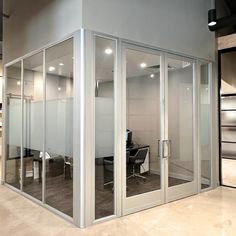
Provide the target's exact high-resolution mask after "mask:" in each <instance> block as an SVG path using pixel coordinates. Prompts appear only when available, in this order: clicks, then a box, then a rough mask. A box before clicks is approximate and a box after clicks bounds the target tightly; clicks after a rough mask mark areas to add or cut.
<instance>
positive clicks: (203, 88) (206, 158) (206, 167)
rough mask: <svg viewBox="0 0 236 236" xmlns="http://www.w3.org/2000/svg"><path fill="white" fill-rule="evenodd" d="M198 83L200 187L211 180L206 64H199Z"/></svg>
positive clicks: (208, 83)
mask: <svg viewBox="0 0 236 236" xmlns="http://www.w3.org/2000/svg"><path fill="white" fill-rule="evenodd" d="M200 69H201V83H200V150H201V188H202V189H204V188H208V187H210V184H211V183H210V181H211V121H210V112H211V103H210V81H209V76H208V72H209V69H208V64H204V65H201V68H200Z"/></svg>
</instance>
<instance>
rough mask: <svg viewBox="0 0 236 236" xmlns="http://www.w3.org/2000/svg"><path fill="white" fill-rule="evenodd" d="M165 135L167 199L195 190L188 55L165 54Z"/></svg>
mask: <svg viewBox="0 0 236 236" xmlns="http://www.w3.org/2000/svg"><path fill="white" fill-rule="evenodd" d="M165 66H166V71H167V73H166V77H165V90H166V97H165V104H166V106H165V110H166V111H167V112H166V113H165V120H166V123H167V124H168V125H166V127H165V135H166V139H167V140H168V142H167V145H168V150H169V153H168V157H167V158H166V163H165V165H166V172H167V173H165V174H166V202H169V201H173V200H176V199H179V198H183V197H186V196H189V195H192V194H194V193H196V192H197V173H196V172H197V170H196V166H197V165H196V161H195V157H196V155H195V148H194V147H196V146H197V144H194V143H195V142H196V139H195V138H194V133H195V132H194V129H195V125H194V121H195V119H194V117H197V116H195V115H194V114H195V111H194V95H195V93H194V87H195V86H194V70H195V66H194V63H193V62H192V61H190V60H188V59H185V58H181V57H176V56H174V55H166V65H165Z"/></svg>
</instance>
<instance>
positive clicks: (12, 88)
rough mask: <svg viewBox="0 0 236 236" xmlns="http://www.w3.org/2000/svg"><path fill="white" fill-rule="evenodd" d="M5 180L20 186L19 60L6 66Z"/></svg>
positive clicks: (17, 186)
mask: <svg viewBox="0 0 236 236" xmlns="http://www.w3.org/2000/svg"><path fill="white" fill-rule="evenodd" d="M6 74H7V83H6V100H7V103H6V115H7V116H6V182H7V183H8V184H10V185H12V186H14V187H16V188H18V189H19V188H20V169H21V161H20V157H21V115H22V113H21V62H18V63H16V64H14V65H12V66H9V67H7V70H6Z"/></svg>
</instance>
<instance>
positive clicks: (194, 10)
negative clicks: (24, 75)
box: [4, 0, 215, 63]
mask: <svg viewBox="0 0 236 236" xmlns="http://www.w3.org/2000/svg"><path fill="white" fill-rule="evenodd" d="M82 1H83V2H82ZM82 3H83V4H82ZM82 7H83V8H82ZM209 8H210V0H197V1H196V0H146V1H141V0H129V1H126V0H119V1H116V0H99V1H94V0H40V1H32V0H21V1H19V0H4V12H5V13H6V14H9V15H10V18H4V54H5V57H4V62H5V63H6V62H9V61H11V60H13V59H15V58H18V57H20V56H22V55H24V54H26V53H28V52H30V51H32V50H36V49H38V48H40V47H42V46H44V45H45V44H48V43H51V42H54V41H57V40H60V39H62V38H63V37H65V36H66V35H68V34H70V33H72V32H74V31H76V30H78V29H80V28H81V27H82V26H83V28H87V29H91V30H95V31H98V32H103V33H107V34H111V35H114V36H119V37H122V38H125V39H129V40H134V41H137V42H142V43H145V44H150V45H153V46H156V47H160V48H164V49H168V50H171V51H176V52H180V53H183V54H187V55H191V56H195V57H199V58H205V59H212V60H214V51H215V43H214V33H211V32H209V30H208V27H207V10H208V9H209ZM82 10H83V16H82Z"/></svg>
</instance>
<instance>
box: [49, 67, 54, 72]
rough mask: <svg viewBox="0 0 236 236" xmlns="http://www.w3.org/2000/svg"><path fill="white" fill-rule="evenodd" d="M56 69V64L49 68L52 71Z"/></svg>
mask: <svg viewBox="0 0 236 236" xmlns="http://www.w3.org/2000/svg"><path fill="white" fill-rule="evenodd" d="M55 69H56V68H55V67H54V66H49V68H48V70H49V71H51V72H52V71H54V70H55Z"/></svg>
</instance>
